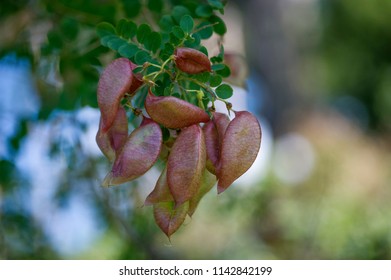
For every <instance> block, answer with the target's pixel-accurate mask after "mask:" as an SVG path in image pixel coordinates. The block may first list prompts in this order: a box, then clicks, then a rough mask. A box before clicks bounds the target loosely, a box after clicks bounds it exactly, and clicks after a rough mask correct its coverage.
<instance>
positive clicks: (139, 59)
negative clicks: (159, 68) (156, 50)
mask: <svg viewBox="0 0 391 280" xmlns="http://www.w3.org/2000/svg"><path fill="white" fill-rule="evenodd" d="M150 60H151V56H150V55H149V53H148V52H146V51H142V50H140V51H138V52H137V53H136V55H135V56H134V61H135V62H136V64H138V65H142V64H144V63H145V62H147V61H150Z"/></svg>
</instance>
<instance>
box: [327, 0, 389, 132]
mask: <svg viewBox="0 0 391 280" xmlns="http://www.w3.org/2000/svg"><path fill="white" fill-rule="evenodd" d="M321 3H322V6H321V8H322V9H321V16H322V21H323V22H324V24H323V25H322V29H323V30H322V41H321V43H320V46H321V50H322V52H321V56H322V62H323V65H324V67H325V74H326V77H327V79H326V81H325V84H324V88H325V90H328V91H329V92H331V94H332V97H336V96H338V95H341V94H344V95H350V96H354V97H355V98H357V99H358V100H360V101H361V102H362V103H363V104H365V106H366V110H367V111H368V115H369V125H370V127H371V128H372V129H376V130H379V129H380V130H383V129H387V130H390V129H391V126H390V124H391V82H390V81H391V52H390V44H391V25H390V24H389V19H390V17H391V3H390V1H387V0H375V1H366V0H359V1H354V2H352V1H338V0H331V1H321Z"/></svg>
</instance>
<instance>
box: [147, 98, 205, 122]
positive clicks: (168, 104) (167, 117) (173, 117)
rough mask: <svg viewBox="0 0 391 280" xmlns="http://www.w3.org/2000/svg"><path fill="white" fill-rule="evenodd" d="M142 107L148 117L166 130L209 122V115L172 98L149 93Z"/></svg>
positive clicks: (187, 103) (189, 104) (191, 105)
mask: <svg viewBox="0 0 391 280" xmlns="http://www.w3.org/2000/svg"><path fill="white" fill-rule="evenodd" d="M144 105H145V109H146V110H147V112H148V115H149V116H150V117H151V118H152V119H153V120H154V121H155V122H157V123H160V124H162V125H163V126H165V127H167V128H183V127H187V126H190V125H193V124H198V123H201V122H207V121H209V115H208V114H207V113H206V112H205V111H204V110H203V109H201V108H199V107H197V106H195V105H193V104H191V103H189V102H186V101H184V100H182V99H179V98H176V97H173V96H155V95H153V93H152V92H151V91H149V92H148V95H147V98H146V99H145V104H144Z"/></svg>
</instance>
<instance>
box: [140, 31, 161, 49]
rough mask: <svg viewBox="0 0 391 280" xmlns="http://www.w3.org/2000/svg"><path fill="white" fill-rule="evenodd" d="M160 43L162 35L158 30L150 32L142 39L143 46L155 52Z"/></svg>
mask: <svg viewBox="0 0 391 280" xmlns="http://www.w3.org/2000/svg"><path fill="white" fill-rule="evenodd" d="M161 44H162V36H161V35H160V33H158V32H152V33H151V34H150V35H149V36H148V37H146V38H145V40H144V46H145V48H146V49H147V50H150V51H152V52H156V51H157V50H158V49H159V48H160V45H161Z"/></svg>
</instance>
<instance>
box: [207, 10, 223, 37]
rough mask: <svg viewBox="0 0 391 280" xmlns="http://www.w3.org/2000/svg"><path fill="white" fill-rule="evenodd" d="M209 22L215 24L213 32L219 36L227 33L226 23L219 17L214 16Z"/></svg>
mask: <svg viewBox="0 0 391 280" xmlns="http://www.w3.org/2000/svg"><path fill="white" fill-rule="evenodd" d="M209 21H210V22H212V23H213V24H214V25H213V30H214V32H216V33H217V34H219V35H224V34H225V33H226V32H227V27H226V26H225V23H224V21H223V20H222V19H221V18H220V17H218V16H216V15H212V16H211V17H210V18H209Z"/></svg>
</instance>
